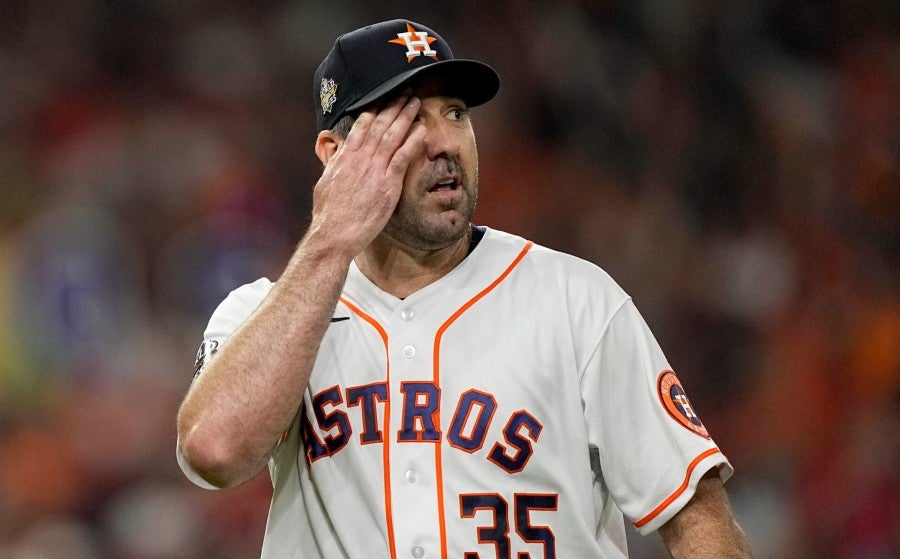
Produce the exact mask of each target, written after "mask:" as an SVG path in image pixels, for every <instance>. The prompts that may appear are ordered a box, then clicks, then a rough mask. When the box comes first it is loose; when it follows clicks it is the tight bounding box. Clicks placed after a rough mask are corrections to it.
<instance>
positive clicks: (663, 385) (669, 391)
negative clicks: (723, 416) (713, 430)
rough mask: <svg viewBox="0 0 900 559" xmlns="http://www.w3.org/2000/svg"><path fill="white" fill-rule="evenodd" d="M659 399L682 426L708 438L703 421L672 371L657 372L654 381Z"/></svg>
mask: <svg viewBox="0 0 900 559" xmlns="http://www.w3.org/2000/svg"><path fill="white" fill-rule="evenodd" d="M656 385H657V389H658V393H659V400H660V402H662V405H663V407H664V408H666V411H667V412H669V415H670V416H671V417H672V419H674V420H675V421H677V422H678V423H680V424H681V425H682V427H685V428H686V429H689V430H691V431H693V432H694V433H696V434H698V435H700V436H701V437H704V438H707V439H708V438H709V432H708V431H707V430H706V427H704V426H703V422H702V421H700V418H699V417H697V413H696V412H695V411H694V407H693V406H692V405H691V402H690V400H688V397H687V394H686V393H685V391H684V387H683V386H681V381H679V380H678V377H677V376H675V372H674V371H668V370H667V371H663V372H662V373H660V374H659V380H658V381H657V383H656Z"/></svg>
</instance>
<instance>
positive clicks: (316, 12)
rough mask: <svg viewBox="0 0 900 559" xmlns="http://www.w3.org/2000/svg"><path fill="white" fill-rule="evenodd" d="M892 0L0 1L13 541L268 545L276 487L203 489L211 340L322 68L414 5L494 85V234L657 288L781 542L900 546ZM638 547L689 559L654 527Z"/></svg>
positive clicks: (285, 238) (179, 550)
mask: <svg viewBox="0 0 900 559" xmlns="http://www.w3.org/2000/svg"><path fill="white" fill-rule="evenodd" d="M898 16H900V10H898V9H897V4H896V3H895V2H892V1H890V0H846V1H825V2H802V1H797V0H785V1H774V0H769V1H759V2H744V1H738V0H713V1H709V2H699V1H689V0H637V1H615V0H608V1H605V0H596V1H581V2H579V1H559V2H529V1H514V0H493V1H491V2H483V3H481V2H479V3H465V2H462V3H456V2H408V3H384V4H382V3H379V2H367V3H362V2H360V3H349V2H335V1H329V0H323V1H272V2H214V1H209V0H160V1H156V2H147V1H139V0H68V1H65V2H56V1H53V0H33V1H27V0H22V1H14V0H12V1H5V2H2V3H0V557H4V558H11V559H25V558H28V559H32V558H34V559H44V558H66V559H82V558H104V559H105V558H109V559H112V558H115V559H166V558H175V559H179V558H183V559H188V558H222V559H230V558H235V559H237V558H250V557H256V556H258V553H259V547H260V543H261V540H262V533H263V528H264V523H265V517H266V512H267V505H268V500H269V495H270V485H269V481H268V478H267V476H266V475H265V474H263V475H261V476H259V477H258V478H256V479H255V480H253V481H252V482H250V483H248V484H246V485H244V486H242V487H240V488H237V489H234V490H230V491H226V492H209V491H204V490H201V489H198V488H196V487H194V486H192V485H191V484H190V483H189V482H187V481H186V480H185V479H184V478H183V477H182V475H181V473H180V471H179V470H178V467H177V465H176V463H175V458H174V445H175V415H176V410H177V406H178V404H179V401H180V399H181V398H182V396H183V394H184V392H185V390H186V389H187V387H188V384H189V382H190V379H191V376H192V373H193V363H194V356H195V353H196V350H197V347H198V345H199V343H200V340H201V335H202V331H203V329H204V326H205V323H206V321H207V319H208V317H209V314H210V312H211V311H212V309H213V308H214V306H215V305H216V304H217V303H218V302H219V301H220V300H221V299H222V298H223V297H224V296H225V295H226V294H227V292H228V291H230V290H231V289H233V288H235V287H236V286H238V285H240V284H242V283H244V282H247V281H250V280H253V279H256V278H258V277H260V276H268V277H270V278H272V279H274V278H276V277H277V276H278V274H279V271H280V270H281V268H282V266H283V265H284V263H285V262H286V259H287V257H288V255H289V254H290V251H291V249H292V247H293V245H294V244H295V243H296V242H297V240H298V239H299V237H300V235H301V234H302V233H303V231H304V229H305V227H306V225H307V223H308V214H309V210H310V194H311V188H312V186H313V185H314V184H315V181H316V179H317V176H318V174H319V172H320V164H319V162H318V160H317V159H316V158H315V156H314V153H313V141H314V134H315V123H314V118H313V110H314V109H313V95H312V90H313V88H312V83H311V82H312V74H313V71H314V69H315V67H316V66H317V65H318V62H319V61H320V60H321V59H322V57H323V56H324V55H325V53H326V52H327V51H328V49H329V48H330V47H331V44H332V42H333V41H334V39H335V37H336V36H337V35H339V34H340V33H343V32H346V31H349V30H351V29H354V28H356V27H359V26H361V25H364V24H367V23H371V22H375V21H379V20H384V19H390V18H393V17H407V18H411V19H413V20H416V21H420V22H422V23H425V24H427V25H430V26H432V27H434V28H435V29H436V30H437V31H438V32H439V33H441V34H442V35H443V36H444V37H445V38H446V39H448V41H449V42H450V44H451V45H452V46H453V48H454V51H455V54H456V55H457V56H458V57H470V58H477V59H479V60H484V61H486V62H488V63H490V64H491V65H493V66H494V67H495V68H496V69H497V70H498V72H499V73H500V74H501V76H502V79H503V84H502V87H501V91H500V94H499V95H498V97H497V98H496V99H495V100H494V101H493V102H492V103H490V104H488V105H486V106H484V107H480V108H477V109H475V110H474V112H473V114H474V122H475V129H476V135H477V138H478V141H479V149H480V154H481V201H480V206H479V209H478V211H477V213H476V218H477V219H476V220H477V222H478V223H481V224H487V225H490V226H494V227H497V228H500V229H505V230H509V231H511V232H515V233H518V234H521V235H522V236H525V237H528V238H530V239H532V240H534V241H536V242H538V243H541V244H544V245H546V246H549V247H552V248H556V249H560V250H564V251H568V252H571V253H574V254H576V255H578V256H581V257H583V258H585V259H588V260H591V261H593V262H595V263H597V264H599V265H600V266H601V267H603V268H605V269H606V270H607V271H609V272H610V273H611V274H612V275H613V277H614V278H616V279H617V280H618V281H619V283H620V284H621V285H622V286H623V287H624V288H625V289H626V290H627V291H628V292H629V293H630V294H631V295H632V296H633V298H634V300H635V301H636V303H637V305H638V308H640V309H641V310H642V312H643V313H644V315H645V318H646V319H647V321H648V322H649V324H650V326H651V328H653V330H654V331H655V333H656V334H657V337H658V338H659V340H660V342H661V344H662V346H663V348H664V349H665V350H666V352H667V355H668V357H669V360H670V361H671V363H672V365H673V367H674V368H675V370H676V371H677V372H678V373H679V376H680V377H681V379H682V381H684V383H685V385H686V386H687V388H688V393H689V394H690V395H691V398H692V401H693V403H694V406H695V407H696V408H697V409H698V410H699V412H700V414H701V417H702V418H703V419H704V422H705V423H706V424H707V426H708V427H709V430H710V431H711V432H712V434H713V437H714V438H715V439H716V441H717V443H719V445H720V446H721V448H723V449H724V450H725V452H726V454H727V455H728V456H729V458H730V459H731V461H732V462H733V463H734V465H735V467H736V470H737V473H736V475H735V477H734V478H733V480H732V481H730V482H729V483H728V489H729V491H730V495H731V498H732V501H733V506H734V508H735V512H736V515H737V517H738V519H739V521H740V522H741V524H742V525H743V526H744V528H745V530H746V531H747V533H748V535H749V538H750V540H751V545H752V547H753V549H754V552H755V554H756V557H757V558H789V559H805V558H839V559H843V558H847V559H850V558H852V559H881V558H888V557H898V556H900V520H898V518H900V510H898V509H900V484H898V477H900V460H898V456H900V437H898V435H897V433H898V432H900V431H898V430H900V342H898V341H900V290H898V277H900V275H898V256H900V228H898V226H900V221H898V217H900V167H898V156H900V134H898V129H900V128H898V126H900V104H898V91H900V89H898V86H900V36H898V27H900V26H898ZM629 539H630V542H631V548H632V556H633V557H635V558H636V559H656V558H658V557H664V556H665V554H664V551H663V550H662V547H661V545H660V544H659V541H658V538H657V537H656V536H651V537H648V538H642V537H640V536H637V535H636V534H635V533H634V532H633V530H631V532H630V536H629Z"/></svg>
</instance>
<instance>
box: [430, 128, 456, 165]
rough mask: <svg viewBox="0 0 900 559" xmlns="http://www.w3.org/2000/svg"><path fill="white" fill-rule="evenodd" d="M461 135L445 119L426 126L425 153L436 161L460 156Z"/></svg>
mask: <svg viewBox="0 0 900 559" xmlns="http://www.w3.org/2000/svg"><path fill="white" fill-rule="evenodd" d="M459 148H460V142H459V135H458V134H457V133H455V131H454V130H453V128H452V126H450V125H449V123H447V122H445V121H443V119H435V120H433V121H431V122H427V123H426V124H425V153H426V155H427V156H428V159H429V160H431V161H434V160H435V159H438V158H440V157H447V156H454V157H455V156H456V155H458V154H459Z"/></svg>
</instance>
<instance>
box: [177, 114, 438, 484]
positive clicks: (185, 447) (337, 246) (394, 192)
mask: <svg viewBox="0 0 900 559" xmlns="http://www.w3.org/2000/svg"><path fill="white" fill-rule="evenodd" d="M418 107H419V101H418V100H417V99H414V98H413V99H406V98H400V99H397V100H395V101H394V102H393V103H390V104H389V105H387V106H386V107H385V108H384V109H383V110H381V111H379V112H377V113H376V112H375V111H367V112H365V113H363V114H362V115H360V117H359V118H358V119H357V120H356V122H355V123H354V126H353V128H352V129H351V131H350V133H349V134H348V135H347V138H346V139H340V138H335V137H334V136H333V135H332V134H331V133H330V132H327V131H326V132H322V133H320V135H319V138H318V141H317V144H316V152H317V154H318V155H319V157H320V159H322V162H323V163H325V169H324V172H323V174H322V177H321V178H320V180H319V182H318V183H317V184H316V187H315V190H314V193H313V215H312V222H311V224H310V227H309V230H308V231H307V233H306V235H304V237H303V239H302V240H301V242H300V244H299V245H298V246H297V249H296V250H295V252H294V254H293V255H292V257H291V259H290V261H289V262H288V264H287V266H286V268H285V270H284V272H283V273H282V275H281V276H280V277H279V279H278V281H277V282H276V283H275V285H274V286H273V288H272V290H271V292H270V293H269V295H268V296H267V297H266V298H265V299H264V300H263V302H262V303H261V304H260V306H259V308H257V309H256V311H254V313H253V314H252V315H251V316H250V317H249V318H248V319H247V321H246V322H245V323H244V324H243V325H242V326H241V327H240V328H238V329H237V331H235V333H234V334H233V335H232V336H231V338H229V340H228V342H227V343H225V344H224V345H223V347H222V348H221V350H220V351H219V352H218V353H217V354H216V356H215V357H214V358H213V359H212V360H211V361H210V362H209V363H208V365H207V366H206V367H205V369H204V371H203V373H202V374H201V375H200V376H199V377H198V378H197V380H196V381H195V382H194V384H193V385H192V386H191V388H190V390H189V391H188V394H187V396H186V397H185V399H184V402H183V403H182V405H181V409H180V410H179V413H178V437H179V442H180V445H181V446H180V448H181V452H182V455H183V456H184V458H185V459H186V460H187V462H188V464H190V466H191V467H192V468H193V469H194V470H195V471H196V472H197V473H198V474H200V476H201V477H203V478H204V479H205V480H206V481H208V482H209V483H211V484H212V485H214V486H216V487H232V486H235V485H238V484H240V483H243V482H244V481H246V480H248V479H250V478H252V477H253V476H254V475H256V474H257V473H258V472H259V471H260V470H261V469H262V468H263V467H264V466H265V464H266V461H267V460H268V457H269V455H270V453H271V451H272V449H273V447H274V446H275V442H276V441H277V440H278V438H279V436H280V435H281V433H282V432H284V430H285V429H287V427H288V426H289V425H290V423H291V421H292V420H293V418H294V416H295V415H296V414H297V410H298V409H299V407H300V404H301V402H302V398H303V393H304V391H305V390H306V386H307V382H308V380H309V375H310V373H311V371H312V368H313V364H314V363H315V359H316V354H317V352H318V348H319V343H320V342H321V340H322V338H323V336H324V335H325V331H326V329H327V328H328V324H329V319H330V317H331V315H332V313H333V312H334V308H335V305H336V304H337V301H338V298H339V296H340V293H341V289H342V287H343V284H344V281H345V279H346V276H347V271H348V269H349V266H350V263H351V262H352V260H353V258H354V257H355V256H356V255H357V254H358V253H359V252H361V251H362V250H363V249H364V248H365V247H366V246H368V244H369V243H370V242H371V241H372V239H373V238H374V237H375V236H376V235H377V234H378V233H379V232H380V231H381V230H382V229H383V228H384V225H385V223H386V222H387V220H388V218H389V217H390V215H391V213H392V212H393V209H394V207H395V206H396V204H397V200H398V199H399V196H400V191H401V189H402V184H403V177H404V175H405V173H406V168H407V166H408V165H409V162H410V160H411V159H412V157H413V156H414V155H415V154H416V153H417V152H418V151H419V150H421V149H422V145H423V132H424V129H423V127H417V128H415V129H414V130H413V131H412V132H410V128H411V124H412V122H413V119H414V117H415V116H416V114H417V113H418Z"/></svg>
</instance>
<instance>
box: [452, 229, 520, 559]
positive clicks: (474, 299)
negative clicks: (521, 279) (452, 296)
mask: <svg viewBox="0 0 900 559" xmlns="http://www.w3.org/2000/svg"><path fill="white" fill-rule="evenodd" d="M532 246H534V243H532V242H531V241H528V242H527V243H526V244H525V247H524V248H523V249H522V251H521V252H519V255H518V256H516V258H515V260H513V261H512V263H511V264H510V265H509V266H508V267H507V268H506V269H505V270H504V271H503V273H502V274H500V275H499V276H498V277H497V279H495V280H494V281H492V282H491V284H490V285H488V286H487V287H485V288H484V289H482V290H481V291H480V292H479V293H478V294H477V295H475V296H474V297H472V298H471V299H469V300H468V301H467V302H466V303H465V304H464V305H463V306H461V307H460V308H459V309H457V311H456V312H454V313H453V314H452V315H450V318H448V319H447V320H446V321H445V322H444V323H443V324H441V327H440V328H438V330H437V333H436V334H435V336H434V385H435V386H437V387H440V385H441V369H440V364H441V360H440V353H441V338H442V337H443V336H444V332H446V331H447V329H448V328H449V327H450V325H451V324H453V323H454V322H455V321H456V319H457V318H459V317H460V316H462V314H463V313H465V312H466V311H467V310H469V308H471V307H472V305H474V304H475V303H477V302H478V300H479V299H481V298H482V297H484V296H485V295H487V294H488V293H490V292H491V291H492V290H493V289H494V288H495V287H497V286H498V285H500V283H501V282H502V281H503V280H504V279H506V276H508V275H509V274H510V272H512V271H513V269H514V268H515V267H516V266H518V265H519V262H521V261H522V259H523V258H525V255H526V254H528V251H529V250H531V247H532ZM437 422H438V424H437V425H435V428H436V429H437V431H438V432H439V433H442V432H443V431H441V426H440V414H438V418H437ZM434 461H435V471H436V472H437V499H438V523H439V526H440V530H441V557H442V558H443V559H447V524H446V519H445V515H444V473H443V467H442V463H443V462H442V456H441V445H439V444H438V445H435V457H434Z"/></svg>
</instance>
